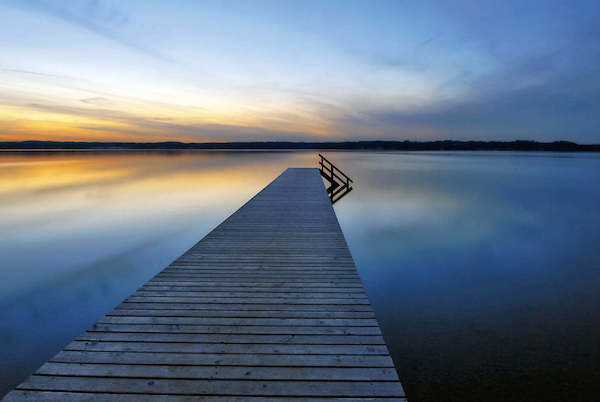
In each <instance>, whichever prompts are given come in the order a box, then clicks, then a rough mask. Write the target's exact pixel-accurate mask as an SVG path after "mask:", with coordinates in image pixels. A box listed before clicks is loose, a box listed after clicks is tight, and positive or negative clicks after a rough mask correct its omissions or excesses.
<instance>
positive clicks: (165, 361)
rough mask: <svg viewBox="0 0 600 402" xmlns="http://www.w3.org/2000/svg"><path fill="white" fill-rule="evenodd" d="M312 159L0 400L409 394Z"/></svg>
mask: <svg viewBox="0 0 600 402" xmlns="http://www.w3.org/2000/svg"><path fill="white" fill-rule="evenodd" d="M404 398H405V396H404V391H403V389H402V386H401V384H400V382H399V380H398V376H397V374H396V370H395V368H394V364H393V362H392V359H391V358H390V356H389V352H388V349H387V347H386V345H385V342H384V340H383V338H382V336H381V331H380V329H379V325H378V324H377V321H376V320H375V316H374V314H373V310H372V309H371V305H370V303H369V300H368V298H367V295H366V294H365V291H364V289H363V287H362V284H361V281H360V278H359V276H358V273H357V271H356V267H355V265H354V261H353V259H352V256H351V255H350V251H349V250H348V246H347V245H346V241H345V240H344V236H343V234H342V231H341V229H340V226H339V223H338V221H337V218H336V216H335V213H334V211H333V208H332V206H331V202H330V199H329V197H328V194H327V192H326V190H325V187H324V185H323V181H322V179H321V176H320V173H319V170H318V169H287V170H286V171H285V172H284V173H283V174H281V175H280V176H279V177H278V178H277V179H275V180H274V181H273V182H271V183H270V184H269V185H268V186H267V187H265V188H264V189H263V190H262V191H261V192H260V193H258V194H257V195H256V196H254V197H253V198H252V199H251V200H250V201H248V202H247V203H246V204H245V205H244V206H243V207H242V208H240V209H239V210H238V211H237V212H235V213H234V214H233V215H231V216H230V217H229V218H227V219H226V220H225V221H224V222H223V223H221V224H220V225H219V226H218V227H217V228H215V229H214V230H213V231H212V232H210V233H209V234H208V235H207V236H206V237H204V239H202V240H201V241H200V242H198V243H197V244H196V245H195V246H194V247H192V248H191V249H190V250H188V251H187V252H186V253H185V254H183V255H182V256H181V257H179V258H178V259H177V260H175V261H174V262H173V263H171V264H170V265H169V266H168V267H166V268H165V269H164V270H162V271H161V272H159V273H158V274H157V275H156V276H155V277H154V278H152V279H151V280H150V281H148V282H146V283H145V284H144V285H142V287H140V288H139V289H138V290H137V291H136V292H135V293H134V294H132V295H131V296H129V297H128V298H127V299H125V301H123V302H122V303H121V304H120V305H118V306H117V307H116V308H115V309H114V310H113V311H111V312H110V313H108V314H107V315H106V316H104V317H102V318H101V319H100V320H99V321H98V322H97V323H96V324H94V325H93V326H92V327H91V328H90V329H89V330H88V331H86V332H84V333H83V334H81V335H80V336H78V337H77V338H76V339H75V340H74V341H73V342H71V343H70V344H68V345H67V346H65V348H64V349H63V350H62V351H61V352H59V353H58V354H57V355H56V356H54V357H53V358H52V359H51V360H50V361H48V362H47V363H46V364H44V365H43V366H42V367H40V368H39V369H38V370H37V371H36V372H35V373H34V374H33V375H32V376H31V377H29V378H28V379H27V380H26V381H24V382H23V383H22V384H20V385H19V386H18V387H17V388H16V389H15V390H14V391H12V392H10V393H9V394H8V395H7V396H6V397H5V400H7V401H15V400H57V401H58V400H60V401H66V400H75V401H83V400H124V401H146V400H161V401H171V400H198V399H202V400H210V401H225V400H227V401H229V400H248V399H252V400H261V401H262V400H269V401H271V400H282V399H284V400H306V399H311V400H327V401H331V400H345V399H351V400H357V399H377V400H404Z"/></svg>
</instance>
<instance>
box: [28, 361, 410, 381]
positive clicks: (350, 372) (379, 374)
mask: <svg viewBox="0 0 600 402" xmlns="http://www.w3.org/2000/svg"><path fill="white" fill-rule="evenodd" d="M36 374H43V375H68V376H83V377H129V378H179V379H204V380H214V379H220V380H225V379H232V380H321V381H324V380H338V381H369V380H371V379H372V378H379V379H380V380H383V381H395V380H398V376H397V374H396V370H394V369H393V368H389V367H360V368H357V367H252V366H237V367H236V366H217V367H214V366H168V365H163V366H159V365H147V364H146V365H145V364H138V365H134V364H94V363H46V364H44V365H43V366H42V367H40V369H39V370H38V371H37V372H36Z"/></svg>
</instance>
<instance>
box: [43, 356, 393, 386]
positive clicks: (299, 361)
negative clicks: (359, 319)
mask: <svg viewBox="0 0 600 402" xmlns="http://www.w3.org/2000/svg"><path fill="white" fill-rule="evenodd" d="M50 361H51V362H59V363H60V362H62V363H116V362H117V363H120V364H169V365H180V366H184V365H190V364H191V365H213V366H261V367H262V366H272V367H394V363H393V362H392V359H391V358H390V357H389V356H381V355H344V356H336V355H268V354H264V355H261V354H254V355H253V354H235V353H228V354H209V353H151V352H95V351H92V352H90V351H87V352H86V351H68V350H63V351H61V352H59V353H58V354H57V355H56V356H54V357H53V358H52V359H50ZM374 380H376V379H374Z"/></svg>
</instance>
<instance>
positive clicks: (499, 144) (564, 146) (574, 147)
mask: <svg viewBox="0 0 600 402" xmlns="http://www.w3.org/2000/svg"><path fill="white" fill-rule="evenodd" d="M0 149H42V150H43V149H223V150H224V149H275V150H276V149H281V150H283V149H323V150H384V151H551V152H600V144H577V143H574V142H570V141H554V142H537V141H451V140H446V141H342V142H285V141H265V142H176V141H168V142H71V141H20V142H0Z"/></svg>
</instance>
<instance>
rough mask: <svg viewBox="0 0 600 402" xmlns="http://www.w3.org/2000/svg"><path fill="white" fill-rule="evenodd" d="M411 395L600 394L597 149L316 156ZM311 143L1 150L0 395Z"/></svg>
mask: <svg viewBox="0 0 600 402" xmlns="http://www.w3.org/2000/svg"><path fill="white" fill-rule="evenodd" d="M325 156H327V157H328V159H330V160H331V161H333V162H334V163H335V164H336V165H337V166H339V167H340V168H341V169H342V170H344V171H345V172H346V173H348V174H349V176H350V177H352V178H353V179H354V180H355V183H356V185H355V190H354V191H353V192H351V193H350V194H349V195H348V196H346V197H345V198H344V199H342V200H341V201H340V202H339V203H337V204H336V205H335V211H336V213H337V215H338V218H339V220H340V224H341V226H342V229H343V231H344V234H345V236H346V239H347V242H348V245H349V246H350V250H351V252H352V254H353V256H354V259H355V261H356V263H357V266H358V270H359V272H360V275H361V278H362V280H363V283H364V285H365V288H366V290H367V293H368V294H369V297H370V299H371V302H372V304H373V307H374V309H375V313H376V315H377V319H378V321H379V323H380V325H381V328H382V330H383V333H384V337H385V339H386V341H387V343H388V345H389V348H390V351H391V352H392V355H393V358H394V361H395V364H396V367H397V370H398V374H399V376H400V379H401V381H402V383H403V385H404V387H405V389H406V391H407V394H408V397H409V400H411V401H481V400H486V401H505V400H511V401H514V400H518V401H521V400H523V401H537V400H545V401H561V402H565V401H578V400H586V401H587V400H590V401H591V400H597V399H598V395H600V208H599V206H600V154H549V153H524V152H521V153H509V152H502V153H500V152H498V153H495V152H415V153H400V152H394V153H387V152H337V153H336V152H328V153H326V154H325ZM307 166H308V167H311V166H314V167H316V166H317V153H316V152H220V151H218V152H217V151H215V152H204V151H196V152H194V151H190V152H187V151H186V152H178V151H173V152H167V151H165V152H162V151H152V152H140V151H137V152H128V151H105V152H20V153H19V152H2V153H0V234H1V242H0V275H1V278H2V281H0V395H3V394H4V393H6V392H8V390H9V389H11V388H12V387H14V386H15V385H16V384H18V383H19V382H21V381H22V380H24V379H25V378H26V377H27V376H28V375H29V374H30V373H31V372H32V371H34V370H35V369H37V368H38V367H39V366H40V365H41V364H42V363H43V362H44V361H46V360H47V359H49V358H50V357H52V356H53V355H54V354H56V353H57V352H58V351H59V350H60V349H61V348H62V347H63V346H64V345H66V344H67V343H68V342H70V341H71V340H72V339H73V338H74V337H75V336H76V335H78V334H79V333H81V332H82V331H84V330H85V329H87V328H88V327H89V326H90V325H91V324H92V323H94V322H95V321H96V320H97V319H98V318H100V316H102V315H103V314H105V313H107V312H108V311H109V310H111V309H112V308H113V307H114V306H115V305H117V304H118V303H119V302H120V301H121V300H122V299H124V298H125V297H126V296H128V295H129V294H130V293H132V292H133V291H135V290H136V289H137V288H138V287H139V286H140V285H141V284H142V283H143V282H145V281H146V280H148V279H150V278H151V277H152V276H153V275H154V274H156V273H157V272H158V271H160V270H161V269H162V268H163V267H164V266H165V265H167V264H168V263H170V262H171V261H172V260H173V259H175V258H176V257H178V256H179V255H180V254H182V253H183V252H184V251H186V250H187V249H188V248H189V247H191V246H192V245H194V244H195V243H196V242H197V241H198V240H199V239H201V238H202V237H203V236H204V235H205V234H206V233H208V232H209V231H210V230H211V229H212V228H213V227H215V226H216V225H218V224H219V223H220V222H221V221H222V220H224V219H225V218H226V217H227V216H229V215H230V214H231V213H232V212H234V211H235V210H236V209H237V208H238V207H240V206H241V205H242V204H243V203H244V202H245V201H247V200H248V199H249V198H250V197H251V196H253V195H254V194H256V193H257V192H258V191H259V190H261V189H262V188H263V187H264V186H265V185H267V184H268V183H269V182H270V181H271V180H273V179H274V178H275V177H276V176H278V175H279V174H280V173H281V172H282V171H283V170H284V169H285V168H286V167H307Z"/></svg>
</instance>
